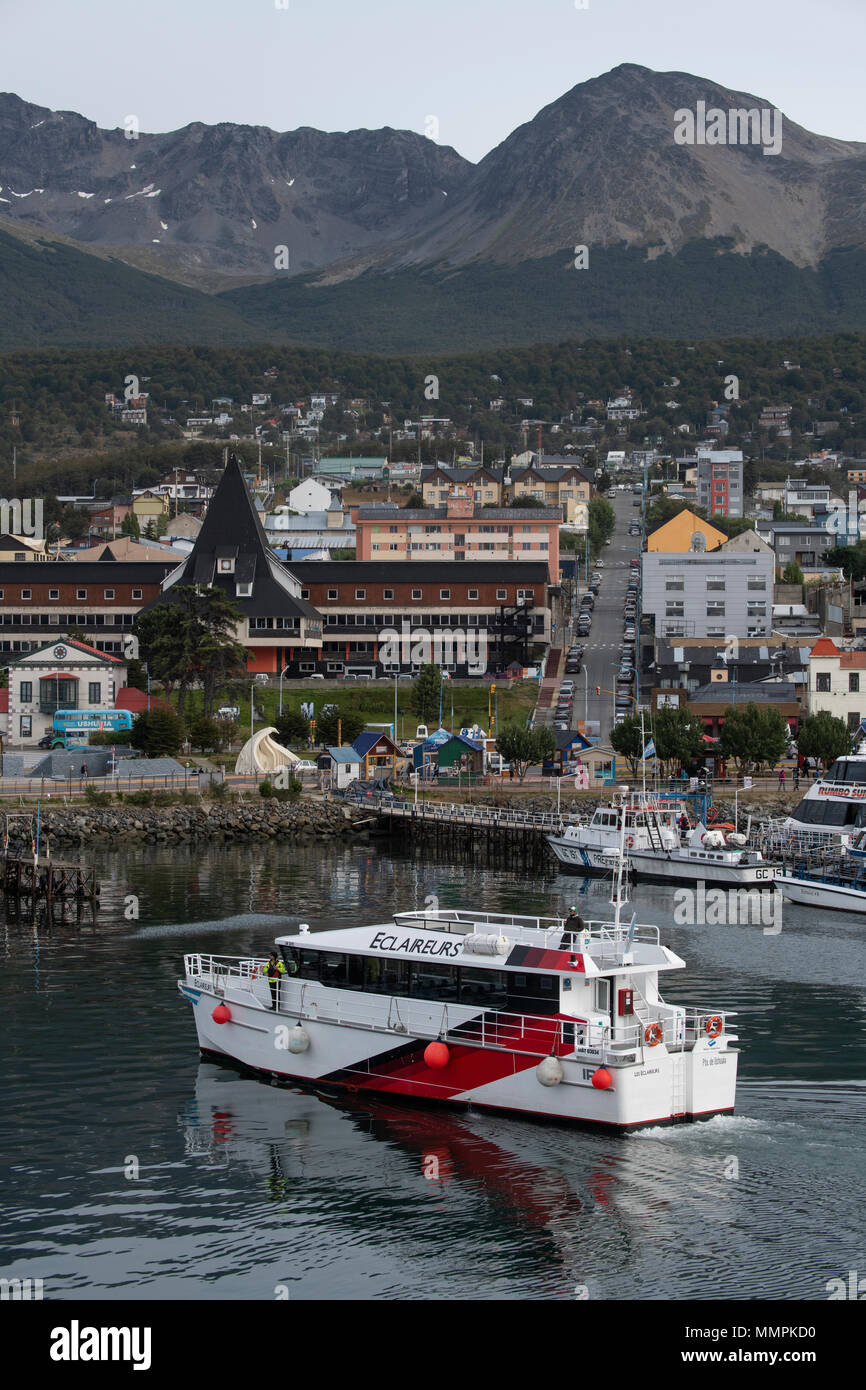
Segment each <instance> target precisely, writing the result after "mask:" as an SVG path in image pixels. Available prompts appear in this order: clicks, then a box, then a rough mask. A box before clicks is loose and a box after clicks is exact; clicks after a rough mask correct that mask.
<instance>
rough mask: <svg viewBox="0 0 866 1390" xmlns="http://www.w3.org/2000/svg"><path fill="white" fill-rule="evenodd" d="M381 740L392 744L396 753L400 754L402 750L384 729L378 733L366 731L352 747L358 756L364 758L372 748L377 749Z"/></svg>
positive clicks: (372, 730)
mask: <svg viewBox="0 0 866 1390" xmlns="http://www.w3.org/2000/svg"><path fill="white" fill-rule="evenodd" d="M381 739H384V740H385V741H386V743H390V745H391V747H392V748H393V750H394V752H395V753H399V751H400V750H399V748H398V747H397V745H396V743H395V742H394V740H393V739H392V738H391V736H390V734H386V733H385V732H384V730H382V729H380V730H379V731H378V732H377V731H376V730H375V729H365V730H364V732H363V733H361V734H359V735H358V737H357V738H356V739H355V742H354V743H353V744H352V747H353V748H354V750H355V752H356V753H357V754H358V756H359V757H361V758H363V757H365V756H366V755H367V753H369V751H370V749H371V748H375V746H376V744H377V743H379V741H380V740H381Z"/></svg>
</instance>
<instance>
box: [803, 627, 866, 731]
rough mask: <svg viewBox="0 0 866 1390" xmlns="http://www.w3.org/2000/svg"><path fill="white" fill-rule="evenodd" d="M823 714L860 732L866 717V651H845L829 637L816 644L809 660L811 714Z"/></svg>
mask: <svg viewBox="0 0 866 1390" xmlns="http://www.w3.org/2000/svg"><path fill="white" fill-rule="evenodd" d="M822 711H823V712H826V713H827V714H832V715H833V717H834V718H835V719H841V720H843V721H844V722H845V723H846V724H847V725H848V728H849V729H852V730H856V729H859V727H860V721H861V718H862V717H863V715H866V651H845V650H843V649H842V648H841V647H837V646H836V643H835V642H833V641H832V639H831V638H829V637H821V638H820V639H819V640H818V641H817V642H816V643H815V645H814V646H813V648H812V653H811V659H810V661H809V713H810V714H818V713H819V712H822Z"/></svg>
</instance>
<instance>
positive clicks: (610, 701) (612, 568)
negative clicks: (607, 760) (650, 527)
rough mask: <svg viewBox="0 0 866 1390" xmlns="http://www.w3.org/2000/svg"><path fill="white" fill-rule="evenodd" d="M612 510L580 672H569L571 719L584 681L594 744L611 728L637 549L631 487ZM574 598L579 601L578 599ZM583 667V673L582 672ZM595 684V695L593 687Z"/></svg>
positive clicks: (580, 705)
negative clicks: (595, 728) (612, 526)
mask: <svg viewBox="0 0 866 1390" xmlns="http://www.w3.org/2000/svg"><path fill="white" fill-rule="evenodd" d="M611 505H612V506H613V509H614V511H615V512H616V530H615V531H614V533H613V536H612V537H611V543H610V545H606V546H605V547H604V551H603V554H602V557H601V558H602V559H603V560H604V569H603V570H602V576H603V577H602V581H601V588H600V590H599V594H598V598H597V599H596V601H595V608H594V610H593V614H592V628H591V630H590V634H589V637H588V638H587V639H586V643H585V645H586V652H585V654H584V659H583V671H581V673H580V675H579V676H572V677H570V679H572V680H573V681H574V683H575V699H574V718H575V720H579V719H583V713H584V681H586V685H587V687H588V700H587V713H588V718H589V719H590V720H593V719H596V720H598V721H599V723H600V725H601V730H600V733H601V737H600V740H599V741H600V743H602V744H606V743H607V742H608V740H609V738H610V731H611V728H612V727H613V716H614V695H613V694H612V693H611V692H613V691H615V690H616V673H617V670H618V668H619V655H620V648H621V647H622V634H623V626H624V624H623V616H622V615H623V608H624V607H625V591H626V587H627V585H628V577H629V560H631V559H633V558H634V556H636V555H639V554H640V537H639V536H630V535H629V534H628V527H629V522H630V521H632V520H637V519H638V518H639V517H640V509H639V508H638V507H633V506H632V492H631V488H629V489H628V490H627V491H626V492H617V495H616V501H615V502H612V503H611ZM578 602H579V600H578ZM584 672H585V673H586V674H585V675H584ZM597 685H600V686H601V688H602V693H601V695H596V693H595V688H596V686H597Z"/></svg>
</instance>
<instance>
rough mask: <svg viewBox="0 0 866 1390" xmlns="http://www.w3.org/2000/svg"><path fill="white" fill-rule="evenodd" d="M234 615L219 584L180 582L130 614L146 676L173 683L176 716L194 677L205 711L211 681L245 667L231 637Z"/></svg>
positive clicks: (217, 682) (209, 709)
mask: <svg viewBox="0 0 866 1390" xmlns="http://www.w3.org/2000/svg"><path fill="white" fill-rule="evenodd" d="M240 617H241V614H240V611H239V609H238V607H237V605H236V604H234V603H233V602H232V601H231V599H229V598H227V597H226V595H225V594H224V593H223V591H222V590H221V589H215V588H210V589H209V588H202V589H197V588H195V587H194V586H193V585H189V584H183V585H180V586H179V587H176V588H173V589H170V590H169V593H168V600H167V601H166V602H164V603H159V604H156V605H155V606H154V607H152V608H148V609H146V610H145V611H144V612H143V613H142V614H140V615H139V617H138V618H137V619H136V622H135V624H134V628H133V631H134V632H135V633H136V635H137V636H138V638H139V641H140V643H141V651H142V656H143V658H144V660H146V661H147V662H148V665H149V667H150V673H151V675H152V676H154V677H155V678H156V679H157V680H160V681H162V682H163V684H164V685H165V686H166V687H167V688H171V687H173V686H175V685H176V686H177V709H178V713H179V714H180V715H181V716H182V715H183V711H184V706H185V703H186V697H187V694H188V692H189V689H190V687H191V686H192V685H193V684H194V683H196V682H197V681H198V682H200V683H201V686H202V690H203V692H204V713H205V714H206V715H210V714H212V712H213V706H214V700H215V696H216V690H217V687H218V686H219V685H221V684H224V683H225V682H226V680H229V679H231V677H233V676H236V675H239V674H240V673H241V672H242V671H243V670H245V668H246V652H245V650H244V648H243V647H242V646H241V644H240V643H239V642H236V641H235V639H234V631H235V628H236V626H237V624H238V622H239V621H240Z"/></svg>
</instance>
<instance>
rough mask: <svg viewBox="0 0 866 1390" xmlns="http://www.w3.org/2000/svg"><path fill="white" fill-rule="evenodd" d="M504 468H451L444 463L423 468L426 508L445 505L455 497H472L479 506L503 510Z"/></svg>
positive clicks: (423, 494)
mask: <svg viewBox="0 0 866 1390" xmlns="http://www.w3.org/2000/svg"><path fill="white" fill-rule="evenodd" d="M503 472H504V470H503V469H502V468H490V467H485V466H480V465H479V466H477V467H474V466H473V467H468V468H466V467H462V468H461V467H458V468H449V467H448V466H447V465H446V464H444V463H437V464H436V465H435V466H433V467H426V468H422V469H421V496H422V498H423V500H424V506H425V507H436V506H443V505H445V504H446V503H447V501H448V498H449V497H452V496H454V495H455V494H458V495H461V496H464V497H469V498H471V500H472V501H473V502H476V503H478V504H479V505H480V506H484V507H486V506H491V507H501V506H502V503H503Z"/></svg>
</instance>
